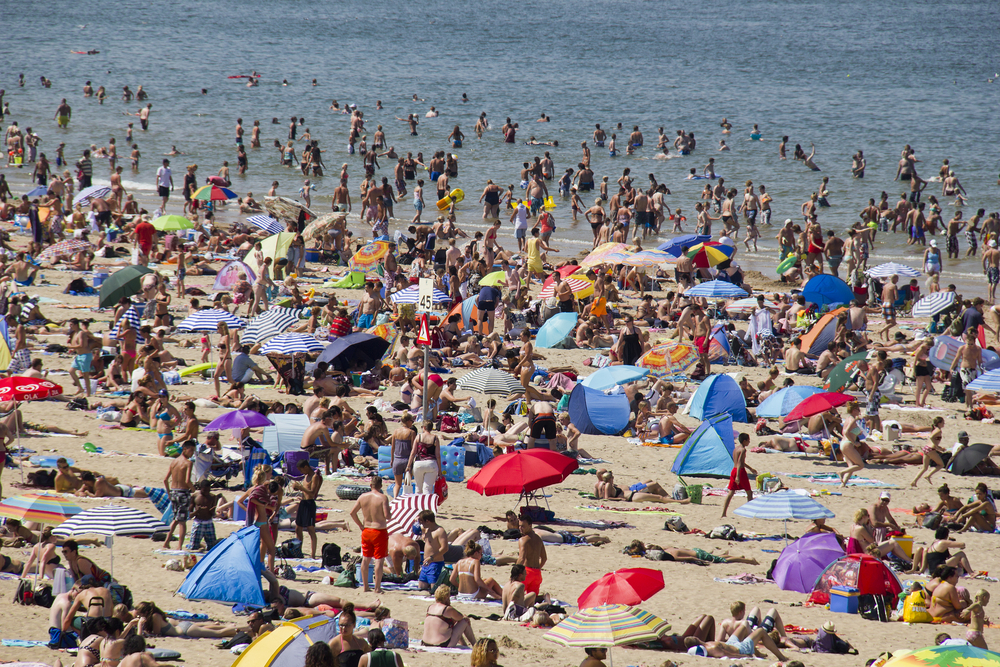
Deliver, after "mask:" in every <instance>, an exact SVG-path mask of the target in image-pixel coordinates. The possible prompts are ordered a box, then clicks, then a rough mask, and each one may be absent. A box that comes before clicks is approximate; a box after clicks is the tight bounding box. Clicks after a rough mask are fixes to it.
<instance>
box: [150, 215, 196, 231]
mask: <svg viewBox="0 0 1000 667" xmlns="http://www.w3.org/2000/svg"><path fill="white" fill-rule="evenodd" d="M149 224H151V225H153V227H155V228H156V231H158V232H176V231H180V230H182V229H194V223H193V222H191V221H190V220H188V219H187V218H185V217H184V216H182V215H161V216H160V217H158V218H157V219H156V220H153V221H152V222H150V223H149Z"/></svg>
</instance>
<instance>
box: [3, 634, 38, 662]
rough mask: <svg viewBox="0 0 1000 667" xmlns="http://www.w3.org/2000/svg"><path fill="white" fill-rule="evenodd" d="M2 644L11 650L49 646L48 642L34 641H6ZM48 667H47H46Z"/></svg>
mask: <svg viewBox="0 0 1000 667" xmlns="http://www.w3.org/2000/svg"><path fill="white" fill-rule="evenodd" d="M0 644H3V645H4V646H9V647H11V648H35V647H38V646H46V647H47V646H48V645H49V643H48V642H39V641H34V640H32V639H4V640H2V641H0ZM46 667H47V666H46Z"/></svg>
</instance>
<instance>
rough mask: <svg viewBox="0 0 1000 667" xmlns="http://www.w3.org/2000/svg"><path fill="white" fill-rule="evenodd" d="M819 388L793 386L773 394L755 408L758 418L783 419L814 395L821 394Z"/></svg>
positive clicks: (821, 391)
mask: <svg viewBox="0 0 1000 667" xmlns="http://www.w3.org/2000/svg"><path fill="white" fill-rule="evenodd" d="M822 393H823V390H822V389H820V388H819V387H807V386H805V385H799V384H794V385H792V386H791V387H785V388H784V389H779V390H778V391H776V392H774V393H773V394H771V395H770V396H768V397H767V398H765V399H764V400H763V401H761V403H760V405H758V406H757V416H758V417H770V418H771V419H777V418H778V417H784V416H785V415H787V414H788V413H789V412H791V411H792V410H793V409H795V406H797V405H798V404H799V403H801V402H802V401H804V400H805V399H807V398H809V397H810V396H813V395H815V394H822Z"/></svg>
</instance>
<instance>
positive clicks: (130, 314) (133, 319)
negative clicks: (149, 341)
mask: <svg viewBox="0 0 1000 667" xmlns="http://www.w3.org/2000/svg"><path fill="white" fill-rule="evenodd" d="M122 322H128V323H129V324H131V325H132V328H133V329H135V342H136V343H144V342H145V339H144V338H143V337H142V336H141V335H140V334H139V327H141V326H142V319H140V317H139V311H137V310H136V309H135V306H129V307H128V310H126V311H125V312H124V313H122V316H121V317H119V318H118V321H117V322H115V326H114V327H112V328H111V333H110V334H109V336H110V338H111V339H112V340H118V336H119V334H121V330H122Z"/></svg>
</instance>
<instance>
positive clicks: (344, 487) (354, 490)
mask: <svg viewBox="0 0 1000 667" xmlns="http://www.w3.org/2000/svg"><path fill="white" fill-rule="evenodd" d="M370 490H371V489H369V488H368V487H367V486H361V485H359V484H341V485H340V486H338V487H337V497H338V498H340V499H341V500H357V499H358V498H360V497H361V494H362V493H368V491H370Z"/></svg>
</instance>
